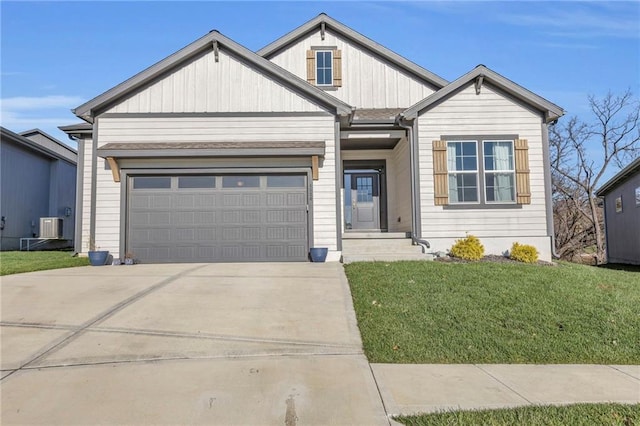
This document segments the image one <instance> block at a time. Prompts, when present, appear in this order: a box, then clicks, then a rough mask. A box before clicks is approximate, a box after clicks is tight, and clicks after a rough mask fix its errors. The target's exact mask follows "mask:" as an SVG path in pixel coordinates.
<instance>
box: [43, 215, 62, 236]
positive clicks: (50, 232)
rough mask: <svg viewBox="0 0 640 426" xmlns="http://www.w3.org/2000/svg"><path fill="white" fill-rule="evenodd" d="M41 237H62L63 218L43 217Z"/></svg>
mask: <svg viewBox="0 0 640 426" xmlns="http://www.w3.org/2000/svg"><path fill="white" fill-rule="evenodd" d="M40 238H62V218H61V217H41V218H40Z"/></svg>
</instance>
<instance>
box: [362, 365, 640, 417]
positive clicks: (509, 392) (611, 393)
mask: <svg viewBox="0 0 640 426" xmlns="http://www.w3.org/2000/svg"><path fill="white" fill-rule="evenodd" d="M371 367H372V370H373V373H374V376H375V379H376V383H377V385H378V388H379V390H380V394H381V396H382V400H383V403H384V406H385V410H386V412H387V414H388V415H389V416H394V415H399V414H403V415H410V414H416V413H433V412H438V411H445V410H447V411H449V410H473V409H491V408H508V407H516V406H522V405H534V404H535V405H550V404H553V405H564V404H575V403H588V402H618V403H625V404H638V403H640V366H638V365H527V364H524V365H521V364H511V365H505V364H419V365H415V364H371Z"/></svg>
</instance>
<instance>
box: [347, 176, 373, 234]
mask: <svg viewBox="0 0 640 426" xmlns="http://www.w3.org/2000/svg"><path fill="white" fill-rule="evenodd" d="M351 228H352V229H380V182H379V175H378V174H375V173H353V174H351Z"/></svg>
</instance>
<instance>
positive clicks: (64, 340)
mask: <svg viewBox="0 0 640 426" xmlns="http://www.w3.org/2000/svg"><path fill="white" fill-rule="evenodd" d="M206 266H207V265H199V266H196V267H193V268H190V269H187V270H184V271H182V272H180V273H178V274H175V275H172V276H170V277H168V278H166V279H164V280H162V281H160V282H159V283H157V284H154V285H152V286H150V287H147V288H146V289H144V290H142V291H139V292H138V293H136V294H134V295H133V296H131V297H128V298H126V299H125V300H123V301H121V302H119V303H117V304H115V305H114V306H112V307H110V308H109V309H107V310H106V311H104V312H102V313H100V314H98V315H97V316H95V317H93V318H92V319H90V320H88V321H86V322H85V323H83V324H82V325H80V326H79V327H78V328H77V329H76V330H74V331H71V332H70V333H69V334H67V335H65V336H62V337H61V338H60V339H58V340H55V341H54V342H53V343H52V344H51V345H50V346H49V347H48V348H47V349H45V350H43V351H41V352H40V353H38V354H36V355H35V356H34V357H32V358H31V359H30V360H28V361H27V362H25V363H23V364H22V365H21V366H20V367H19V368H17V369H15V370H13V371H12V372H11V373H9V374H7V375H6V376H5V377H3V378H2V381H4V380H6V379H7V378H8V377H10V376H12V375H13V374H14V373H15V372H16V371H20V370H23V369H25V368H27V367H29V366H30V365H31V364H33V363H35V362H37V361H40V360H41V359H43V358H45V357H46V356H48V355H51V354H52V353H54V352H56V351H58V350H60V349H62V348H63V347H65V346H66V345H68V344H69V343H71V342H72V341H73V340H75V339H77V338H78V337H80V335H82V334H83V333H84V332H85V331H87V329H89V328H90V327H92V326H95V325H97V324H99V323H101V322H104V321H105V320H107V319H109V318H111V317H112V316H113V315H115V314H117V313H118V312H120V311H121V310H123V309H124V308H126V307H128V306H129V305H131V304H133V303H135V302H137V301H138V300H140V299H142V298H144V297H146V296H148V295H149V294H151V293H153V292H154V291H157V290H160V289H161V288H163V287H165V286H167V285H169V284H171V283H172V282H174V281H176V280H177V279H179V278H182V277H183V276H185V275H188V274H190V273H192V272H194V271H197V270H198V269H202V268H204V267H206Z"/></svg>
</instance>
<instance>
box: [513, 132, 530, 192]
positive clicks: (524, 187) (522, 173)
mask: <svg viewBox="0 0 640 426" xmlns="http://www.w3.org/2000/svg"><path fill="white" fill-rule="evenodd" d="M515 151H516V158H515V160H516V202H517V203H518V204H531V184H530V182H529V143H528V142H527V140H526V139H516V141H515Z"/></svg>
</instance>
